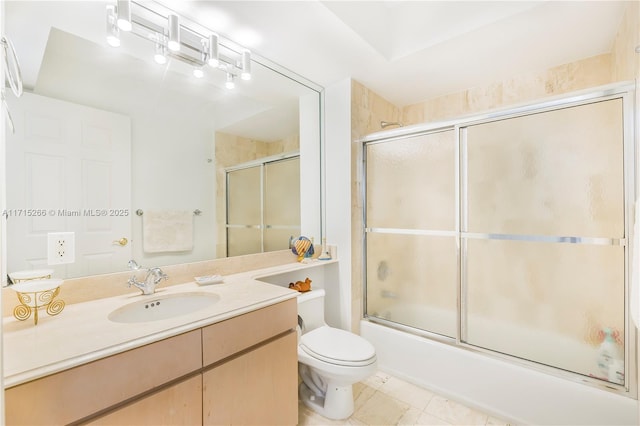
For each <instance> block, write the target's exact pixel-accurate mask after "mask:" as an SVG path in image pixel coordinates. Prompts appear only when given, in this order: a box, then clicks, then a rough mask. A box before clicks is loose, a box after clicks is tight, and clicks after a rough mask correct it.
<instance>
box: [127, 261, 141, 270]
mask: <svg viewBox="0 0 640 426" xmlns="http://www.w3.org/2000/svg"><path fill="white" fill-rule="evenodd" d="M127 266H128V267H129V269H132V270H134V271H137V270H138V269H140V265H138V262H136V261H135V260H134V259H131V260H130V261H129V262H128V263H127Z"/></svg>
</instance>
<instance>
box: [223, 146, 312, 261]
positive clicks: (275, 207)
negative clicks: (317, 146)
mask: <svg viewBox="0 0 640 426" xmlns="http://www.w3.org/2000/svg"><path fill="white" fill-rule="evenodd" d="M299 176H300V157H299V155H295V156H293V157H290V158H285V159H278V160H268V159H265V160H264V162H263V163H260V164H254V165H250V166H246V167H241V168H239V169H233V170H228V171H227V176H226V182H227V223H226V229H227V254H228V255H229V256H239V255H243V254H251V253H261V252H265V251H273V250H284V249H287V248H289V241H290V239H291V237H297V236H298V235H299V234H300V188H301V185H300V177H299Z"/></svg>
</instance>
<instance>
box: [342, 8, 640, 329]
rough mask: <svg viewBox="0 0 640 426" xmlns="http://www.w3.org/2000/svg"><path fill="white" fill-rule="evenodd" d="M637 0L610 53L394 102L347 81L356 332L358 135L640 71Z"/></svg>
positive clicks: (355, 325) (355, 322)
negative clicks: (385, 125)
mask: <svg viewBox="0 0 640 426" xmlns="http://www.w3.org/2000/svg"><path fill="white" fill-rule="evenodd" d="M639 44H640V3H639V2H629V4H628V6H627V10H626V12H625V15H624V17H623V20H622V22H621V24H620V27H619V30H618V34H617V37H616V40H615V43H614V45H613V47H612V50H611V52H610V53H606V54H602V55H598V56H594V57H591V58H585V59H582V60H579V61H575V62H572V63H569V64H563V65H558V66H556V67H553V68H550V69H548V70H542V71H531V72H529V73H525V74H522V75H517V76H513V77H512V78H510V79H506V80H503V81H496V82H494V83H491V84H488V85H486V86H481V87H474V88H469V89H466V90H463V91H461V92H458V93H453V94H449V95H445V96H441V97H438V98H434V99H429V100H426V101H424V102H420V103H418V104H414V105H408V106H404V107H399V106H396V105H393V104H391V103H390V102H388V101H386V100H385V99H384V98H382V97H380V96H379V95H377V94H376V93H374V92H373V91H371V90H369V89H367V88H366V87H365V86H363V85H362V84H360V83H358V82H357V81H352V85H351V142H352V143H351V159H352V163H351V164H352V166H351V182H352V184H351V185H352V187H351V190H352V192H351V193H352V194H353V195H352V206H351V207H352V209H351V215H352V216H351V224H352V228H351V229H352V231H351V232H352V241H354V244H353V246H352V247H353V249H352V269H351V271H352V273H351V275H352V276H351V283H352V288H351V295H352V299H351V303H352V310H351V313H352V329H353V330H354V331H355V332H359V328H360V319H361V318H362V314H363V312H362V303H363V273H362V266H363V258H362V246H361V244H358V243H356V242H359V241H362V212H363V199H362V188H363V186H362V176H363V173H362V146H361V144H360V143H359V140H360V138H362V137H363V136H365V135H367V134H369V133H373V132H377V131H380V130H381V129H380V121H381V120H385V121H400V122H402V123H404V124H405V125H409V124H418V123H426V122H431V121H439V120H444V119H448V118H454V117H459V116H463V115H467V114H472V113H478V112H482V111H486V110H491V109H496V108H501V107H507V106H509V105H513V104H518V103H526V102H533V101H536V100H539V99H542V98H544V97H548V96H554V95H561V94H564V93H569V92H574V91H578V90H583V89H588V88H591V87H596V86H601V85H605V84H609V83H613V82H617V81H626V80H634V79H636V78H638V77H640V72H639V70H640V55H638V54H636V53H635V52H634V49H635V46H638V45H639Z"/></svg>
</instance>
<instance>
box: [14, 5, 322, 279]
mask: <svg viewBox="0 0 640 426" xmlns="http://www.w3.org/2000/svg"><path fill="white" fill-rule="evenodd" d="M110 4H115V1H113V2H102V1H68V2H58V1H42V2H36V1H28V2H21V1H20V2H18V1H15V2H14V1H11V2H5V4H4V9H5V14H4V19H5V32H6V34H7V36H8V37H9V38H10V39H11V41H12V42H13V44H14V46H15V49H16V51H17V54H18V59H19V61H20V65H21V68H22V76H23V79H24V87H25V93H24V95H23V96H22V97H20V98H15V97H14V96H13V95H12V94H10V93H7V103H8V105H9V110H10V112H11V115H12V117H13V121H14V127H15V130H14V132H11V130H10V129H7V132H6V135H5V139H6V140H5V142H6V162H7V164H6V173H7V177H6V182H7V190H6V197H7V201H6V205H7V215H6V220H4V223H3V225H4V226H5V227H6V228H5V232H4V233H3V235H5V236H6V256H5V259H4V260H3V261H4V262H6V268H5V270H6V271H7V272H8V273H9V274H11V273H12V272H15V271H22V270H31V269H41V268H52V269H54V275H55V276H56V277H60V278H71V277H78V276H86V275H94V274H102V273H109V272H116V271H123V270H126V269H127V262H128V260H129V259H135V260H136V261H137V262H138V263H139V264H141V265H143V266H149V267H151V266H163V265H169V264H176V263H185V262H194V261H201V260H208V259H214V258H219V257H225V256H227V255H228V254H229V255H237V254H245V253H249V252H256V251H258V252H259V251H267V250H279V249H284V248H288V247H289V239H290V237H292V236H293V237H297V236H298V235H305V236H308V237H312V238H314V239H315V241H317V242H320V241H321V237H322V235H321V232H322V224H321V218H322V216H323V215H322V213H321V161H320V158H321V131H320V129H321V102H322V96H321V90H322V88H321V87H319V86H317V85H315V84H313V83H312V82H309V81H306V80H305V79H304V78H302V77H300V76H296V75H294V74H293V73H291V72H289V71H287V70H285V69H283V68H282V67H279V66H278V65H277V64H274V63H272V62H270V61H269V60H268V59H266V58H261V57H259V56H258V55H256V54H255V53H252V56H251V75H252V78H251V79H250V80H248V81H244V80H241V79H239V78H238V79H236V81H235V88H234V89H231V90H230V89H228V88H227V87H226V82H227V81H226V80H227V75H226V73H225V72H223V71H221V70H220V69H214V68H211V69H207V68H206V67H205V68H204V76H203V77H201V78H195V77H194V75H193V70H194V65H193V64H192V63H187V62H185V61H183V60H178V59H175V58H172V57H171V56H170V55H169V56H168V61H167V62H166V63H165V64H163V65H160V64H158V63H156V62H154V52H155V47H156V46H155V43H154V42H153V41H152V40H149V39H145V38H144V37H141V36H140V35H136V34H133V33H125V32H122V31H121V32H120V40H121V45H120V47H118V48H114V47H111V46H109V45H108V44H107V41H106V31H105V27H106V25H105V23H106V21H107V18H106V16H107V15H106V13H107V8H108V5H110ZM132 8H139V9H140V11H141V12H140V13H142V12H144V13H146V14H147V15H148V16H153V17H155V18H158V17H159V19H166V16H167V15H168V14H169V13H170V12H171V11H169V10H168V9H166V8H165V7H164V6H162V5H160V4H156V3H153V2H143V3H138V2H132ZM134 12H135V9H134ZM148 19H149V20H150V21H152V20H153V19H152V18H148ZM180 24H181V25H182V26H183V27H184V28H195V29H196V31H199V32H201V33H206V32H207V31H209V30H208V29H206V28H203V27H202V26H200V25H199V24H198V23H197V22H194V21H189V20H187V19H186V18H185V17H182V16H181V17H180ZM134 26H135V23H134ZM184 28H183V29H182V31H183V35H184V36H185V39H188V37H187V36H189V35H190V34H191V33H185V32H184V31H185V30H184ZM191 37H192V38H193V34H191ZM221 40H223V38H222V35H221ZM225 42H226V43H227V44H226V48H227V49H229V55H230V56H231V55H233V54H234V53H238V52H234V49H236V48H235V47H234V45H233V43H232V42H231V41H228V40H227V41H225ZM221 46H222V45H221ZM223 48H225V47H224V46H222V47H221V49H223ZM236 50H238V49H236ZM7 92H8V91H7ZM8 127H9V126H7V128H8ZM291 159H293V160H294V161H296V162H295V163H290V162H289V160H291ZM285 160H287V161H285ZM280 162H284V163H286V164H289V165H288V166H287V167H286V173H288V175H287V177H282V176H279V177H278V176H275V174H274V172H270V173H271V174H270V175H267V174H263V175H262V177H261V178H260V179H258V181H257V182H258V183H257V185H261V187H260V188H256V187H254V186H253V185H254V184H253V183H251V182H249V181H246V182H244V183H242V184H241V185H239V186H237V185H236V187H237V191H239V192H237V193H236V194H235V195H233V196H232V197H229V196H228V194H227V178H226V176H227V174H228V173H229V171H230V170H240V169H243V168H245V167H254V166H259V167H262V168H263V169H264V168H265V167H266V166H270V165H275V164H278V163H280ZM291 164H294V165H293V166H292V165H291ZM292 167H293V169H292ZM273 169H274V168H270V169H269V170H273ZM292 170H293V175H292V174H291V173H292ZM265 176H268V177H269V179H271V183H272V184H271V185H267V184H265V182H264V180H265V179H266V177H265ZM291 176H295V179H296V180H297V182H296V184H297V186H293V187H285V186H282V185H278V184H276V183H277V182H282V183H283V185H284V183H286V182H291V181H292V180H293V179H292V177H291ZM264 188H269V191H270V192H271V193H274V192H277V194H276V198H275V200H277V201H274V202H272V203H271V204H277V205H278V206H279V207H281V208H282V207H284V208H285V209H284V211H285V212H286V213H287V214H284V217H287V218H288V219H287V220H289V222H287V223H277V221H276V223H270V224H266V223H265V222H264V217H265V216H269V215H265V213H264V211H263V209H264V199H265V197H267V196H268V194H265V189H264ZM249 194H258V195H257V196H256V197H257V199H258V200H262V201H263V204H260V203H252V202H244V201H246V199H247V197H249ZM229 200H241V202H242V203H241V204H239V205H238V206H239V207H240V208H241V209H242V211H241V212H242V213H246V209H248V208H250V207H249V206H250V205H254V204H257V207H255V208H257V209H258V213H257V214H255V215H254V216H255V217H257V218H258V219H255V220H254V222H255V221H258V223H254V222H251V223H242V224H231V225H232V226H231V229H232V232H229V229H230V224H229V223H228V214H227V203H228V202H229ZM267 204H269V203H267ZM251 208H253V207H251ZM291 212H295V214H290V213H291ZM245 216H246V215H245ZM291 218H294V219H291ZM283 220H284V219H283ZM291 220H293V222H292V221H291ZM296 220H297V221H299V223H295V221H296ZM234 226H235V228H234ZM239 227H240V228H242V227H245V228H246V230H244V231H243V230H239V229H238V228H239ZM265 229H268V230H270V231H271V232H262V231H264V230H265ZM251 230H259V231H260V232H251ZM69 233H73V234H69ZM235 234H242V238H245V239H248V240H250V242H249V244H250V245H251V247H252V248H251V249H247V250H245V251H243V250H244V249H243V248H242V247H240V246H239V245H240V244H241V243H242V242H237V241H232V242H230V241H228V236H231V238H234V237H233V236H234V235H235ZM253 234H255V235H258V236H257V237H255V238H260V239H261V240H260V242H256V240H255V239H253V240H252V238H254V237H253V236H252V235H253ZM265 234H269V235H272V236H275V239H274V240H272V241H265V240H264V239H265ZM67 239H70V240H71V243H70V244H71V246H72V247H70V248H69V247H67V250H66V251H65V252H64V253H62V254H61V253H58V249H56V248H55V244H56V242H57V241H59V240H61V241H63V242H66V241H67ZM228 247H233V250H228ZM239 247H240V248H239ZM71 249H72V250H73V251H74V253H73V262H70V263H64V260H60V259H53V260H52V256H54V257H56V256H58V257H61V258H62V259H64V258H65V256H67V255H69V253H68V251H69V250H71ZM52 250H53V254H52V252H51V251H52ZM63 251H64V250H63ZM3 278H4V279H6V277H3Z"/></svg>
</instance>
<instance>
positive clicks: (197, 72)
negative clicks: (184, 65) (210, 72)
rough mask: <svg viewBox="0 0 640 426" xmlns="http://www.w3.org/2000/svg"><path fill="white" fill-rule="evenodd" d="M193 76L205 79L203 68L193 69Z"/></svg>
mask: <svg viewBox="0 0 640 426" xmlns="http://www.w3.org/2000/svg"><path fill="white" fill-rule="evenodd" d="M193 76H194V77H195V78H202V77H204V71H202V67H196V68H194V69H193Z"/></svg>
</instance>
